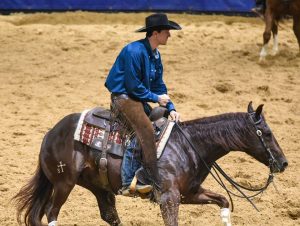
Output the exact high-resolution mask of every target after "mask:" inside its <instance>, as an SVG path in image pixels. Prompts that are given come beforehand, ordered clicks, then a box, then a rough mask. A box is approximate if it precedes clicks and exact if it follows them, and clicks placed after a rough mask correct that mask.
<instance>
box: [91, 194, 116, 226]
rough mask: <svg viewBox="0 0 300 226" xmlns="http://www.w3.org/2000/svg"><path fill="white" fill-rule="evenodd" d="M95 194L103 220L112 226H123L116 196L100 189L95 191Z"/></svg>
mask: <svg viewBox="0 0 300 226" xmlns="http://www.w3.org/2000/svg"><path fill="white" fill-rule="evenodd" d="M93 194H94V195H95V196H96V199H97V202H98V206H99V210H100V215H101V218H102V220H104V221H105V222H107V223H108V224H109V225H112V226H117V225H121V221H120V218H119V216H118V212H117V209H116V198H115V195H114V194H113V193H111V192H109V191H105V190H100V189H93Z"/></svg>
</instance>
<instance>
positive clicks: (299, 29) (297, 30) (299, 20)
mask: <svg viewBox="0 0 300 226" xmlns="http://www.w3.org/2000/svg"><path fill="white" fill-rule="evenodd" d="M293 30H294V34H295V35H296V38H297V40H298V45H299V53H298V56H300V16H299V15H294V16H293Z"/></svg>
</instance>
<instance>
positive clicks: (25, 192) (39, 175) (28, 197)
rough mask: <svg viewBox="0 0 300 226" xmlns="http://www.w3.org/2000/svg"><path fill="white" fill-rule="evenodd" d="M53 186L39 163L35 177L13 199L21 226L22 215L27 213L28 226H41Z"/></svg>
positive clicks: (25, 217)
mask: <svg viewBox="0 0 300 226" xmlns="http://www.w3.org/2000/svg"><path fill="white" fill-rule="evenodd" d="M52 191H53V185H52V184H51V183H50V181H49V180H48V178H47V177H46V175H45V174H44V172H43V170H42V169H41V164H40V162H39V164H38V167H37V169H36V171H35V174H34V176H33V177H32V178H31V180H30V181H29V182H28V184H26V185H25V186H24V187H22V188H21V190H20V191H19V192H18V194H16V195H15V196H14V197H13V200H14V201H15V203H16V207H17V220H18V223H19V224H20V225H21V221H22V219H21V214H22V212H24V211H25V215H24V222H25V225H26V226H40V225H42V224H41V220H42V217H43V215H44V214H45V206H46V204H47V202H48V201H49V199H50V198H51V195H52Z"/></svg>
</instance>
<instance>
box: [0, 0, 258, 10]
mask: <svg viewBox="0 0 300 226" xmlns="http://www.w3.org/2000/svg"><path fill="white" fill-rule="evenodd" d="M253 5H254V0H0V10H15V11H16V10H50V11H51V10H93V11H97V10H99V11H148V10H151V11H155V10H162V11H194V12H197V11H202V12H205V11H206V12H208V11H210V12H249V11H250V9H251V8H252V7H253Z"/></svg>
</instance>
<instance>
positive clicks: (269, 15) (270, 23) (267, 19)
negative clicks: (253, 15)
mask: <svg viewBox="0 0 300 226" xmlns="http://www.w3.org/2000/svg"><path fill="white" fill-rule="evenodd" d="M265 22H266V28H265V31H264V34H263V39H264V44H263V47H262V49H261V51H260V57H259V61H260V62H263V61H264V60H265V58H266V56H267V55H268V43H269V41H270V39H271V29H272V27H273V25H274V18H273V15H272V13H271V11H270V9H269V8H267V10H266V14H265Z"/></svg>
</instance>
